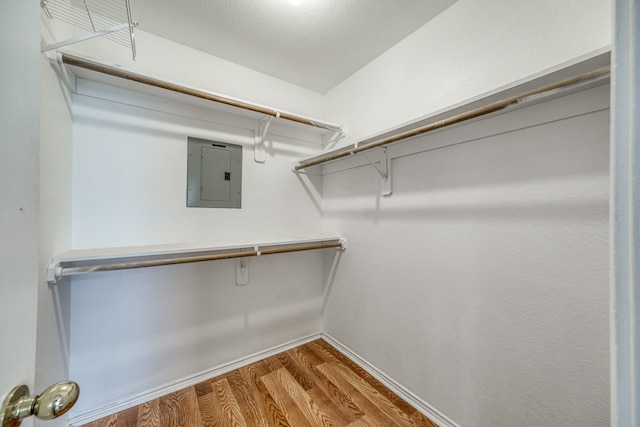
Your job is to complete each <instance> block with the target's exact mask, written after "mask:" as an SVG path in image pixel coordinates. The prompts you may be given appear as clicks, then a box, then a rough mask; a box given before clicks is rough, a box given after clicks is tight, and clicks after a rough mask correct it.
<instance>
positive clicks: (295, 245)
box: [47, 236, 346, 284]
mask: <svg viewBox="0 0 640 427" xmlns="http://www.w3.org/2000/svg"><path fill="white" fill-rule="evenodd" d="M331 244H335V245H336V247H337V248H338V249H342V250H344V249H345V248H346V240H345V239H344V238H342V237H340V236H323V237H317V238H304V239H292V240H281V241H268V242H242V243H235V244H222V245H189V244H173V245H149V246H130V247H119V248H96V249H78V250H72V251H69V252H65V253H62V254H60V255H58V256H56V257H55V258H54V259H53V260H52V261H51V263H50V264H49V266H48V268H47V281H48V282H49V283H51V284H53V283H56V282H57V281H58V280H59V279H60V278H61V277H63V276H66V275H75V274H84V273H90V272H93V271H104V270H103V269H101V267H104V266H112V265H122V267H121V268H109V270H118V269H129V268H138V266H135V267H133V266H131V265H133V264H140V263H142V264H144V263H147V262H152V263H155V264H157V265H165V264H166V265H168V264H176V263H186V262H198V261H207V260H206V259H202V260H200V259H195V260H193V261H191V260H189V259H194V258H201V257H204V258H206V257H211V256H215V257H217V256H219V257H221V258H224V256H225V255H230V256H229V257H228V258H238V256H237V254H238V253H239V252H247V256H260V255H266V254H269V252H270V251H280V250H282V252H296V251H300V250H311V249H322V248H314V246H321V245H331ZM256 252H257V254H256ZM278 253H279V252H278ZM141 267H144V265H142V266H141ZM92 268H93V269H92ZM65 269H67V270H68V271H71V270H73V269H77V270H83V271H81V272H73V273H70V274H65V273H64V272H65Z"/></svg>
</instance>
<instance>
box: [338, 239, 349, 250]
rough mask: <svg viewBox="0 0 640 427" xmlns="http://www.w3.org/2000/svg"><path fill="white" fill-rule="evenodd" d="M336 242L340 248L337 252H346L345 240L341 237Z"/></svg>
mask: <svg viewBox="0 0 640 427" xmlns="http://www.w3.org/2000/svg"><path fill="white" fill-rule="evenodd" d="M338 242H339V243H340V247H339V248H338V250H339V251H340V252H344V251H346V250H347V239H345V238H344V237H341V238H339V239H338Z"/></svg>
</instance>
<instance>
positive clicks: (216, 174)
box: [187, 137, 242, 209]
mask: <svg viewBox="0 0 640 427" xmlns="http://www.w3.org/2000/svg"><path fill="white" fill-rule="evenodd" d="M187 206H188V207H201V208H237V209H239V208H241V207H242V146H241V145H236V144H228V143H226V142H218V141H209V140H206V139H200V138H193V137H189V139H188V158H187Z"/></svg>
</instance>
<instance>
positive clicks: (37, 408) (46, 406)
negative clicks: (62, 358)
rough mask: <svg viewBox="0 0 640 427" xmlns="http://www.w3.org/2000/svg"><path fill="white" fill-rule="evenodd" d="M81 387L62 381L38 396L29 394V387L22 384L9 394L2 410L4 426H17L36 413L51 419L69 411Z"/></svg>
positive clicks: (45, 418)
mask: <svg viewBox="0 0 640 427" xmlns="http://www.w3.org/2000/svg"><path fill="white" fill-rule="evenodd" d="M79 395H80V387H78V384H76V383H74V382H71V381H62V382H59V383H56V384H54V385H52V386H51V387H48V388H47V389H46V390H45V391H43V392H42V393H41V394H39V395H38V396H29V387H27V386H26V385H21V386H18V387H16V388H14V389H13V390H11V392H10V393H9V394H8V395H7V397H6V398H5V399H4V402H3V403H2V409H1V410H0V422H1V423H2V424H1V426H2V427H17V426H19V425H20V423H21V422H22V420H23V419H24V418H26V417H29V416H31V415H35V416H36V417H38V418H40V419H41V420H51V419H53V418H57V417H59V416H60V415H62V414H64V413H65V412H67V411H68V410H69V409H71V407H72V406H73V405H74V404H75V403H76V401H77V400H78V396H79Z"/></svg>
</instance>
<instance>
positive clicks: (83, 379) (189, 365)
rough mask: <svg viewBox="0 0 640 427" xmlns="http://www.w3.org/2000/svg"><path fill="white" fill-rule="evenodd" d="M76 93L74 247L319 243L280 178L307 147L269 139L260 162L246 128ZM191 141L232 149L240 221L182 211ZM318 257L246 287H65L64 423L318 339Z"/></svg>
mask: <svg viewBox="0 0 640 427" xmlns="http://www.w3.org/2000/svg"><path fill="white" fill-rule="evenodd" d="M80 86H81V87H82V86H83V84H81V85H80ZM89 86H91V85H89ZM83 90H89V91H90V92H91V96H88V95H75V96H74V101H73V109H74V110H73V118H74V130H73V212H72V216H73V224H72V236H73V237H72V246H73V248H75V249H78V248H89V247H113V246H137V245H148V244H171V243H200V244H211V245H221V244H234V243H243V242H253V241H271V240H287V239H292V238H301V237H314V236H315V237H317V236H318V235H319V234H320V232H321V229H322V224H321V212H320V207H319V201H318V200H315V199H314V198H310V197H308V195H307V193H306V190H305V187H304V186H301V185H300V181H299V179H298V177H297V176H296V175H294V174H292V173H291V172H290V170H289V165H290V162H291V161H292V160H293V159H296V158H300V157H304V156H308V155H311V154H313V153H316V152H317V151H318V150H319V148H320V146H319V145H318V144H313V143H308V142H307V143H306V142H302V141H295V140H291V139H287V138H285V137H282V136H277V135H271V136H270V137H269V149H268V156H267V161H266V163H264V164H259V163H255V162H254V160H253V141H254V134H253V130H248V129H245V128H241V127H236V126H229V125H222V124H219V123H216V122H215V121H216V120H218V119H219V118H218V116H217V114H216V113H215V112H213V111H203V110H200V109H198V108H195V107H189V106H184V105H183V106H179V105H177V104H175V103H173V102H171V101H162V100H159V99H155V98H153V97H145V96H142V95H135V94H131V93H129V94H128V95H127V93H125V92H122V96H123V97H126V102H127V104H125V103H121V102H118V101H113V100H106V99H100V98H96V96H102V95H105V96H107V95H108V96H109V97H110V98H114V93H116V94H117V93H118V92H117V91H116V92H114V91H113V90H107V91H106V92H101V88H100V87H99V86H94V87H85V88H84V89H82V88H81V89H80V91H83ZM123 99H124V98H123ZM132 103H137V104H138V105H142V106H136V105H131V104H132ZM188 136H195V137H199V138H205V139H211V140H219V141H223V142H231V143H235V144H240V145H242V147H243V195H242V209H206V208H187V207H186V187H187V184H186V178H187V169H186V167H187V137H188ZM318 184H319V182H318ZM322 257H323V255H322V253H320V252H308V253H298V254H291V255H275V256H269V257H261V258H255V259H251V260H250V273H249V274H250V283H249V284H248V285H246V286H245V287H238V286H236V285H235V270H236V261H219V262H212V263H204V264H190V265H183V266H172V267H163V268H154V269H145V270H139V271H124V272H114V273H104V274H95V275H89V276H85V277H77V278H74V279H73V280H72V281H71V358H70V365H71V376H72V377H73V378H74V379H76V380H78V381H79V382H80V384H81V385H82V389H83V400H82V401H79V402H78V404H77V407H76V408H75V409H74V410H73V413H72V417H75V416H78V415H82V414H85V413H87V412H88V411H91V410H95V409H96V408H101V407H103V406H105V405H108V404H113V403H115V402H118V401H120V400H123V399H127V398H131V397H132V396H136V395H138V394H144V393H150V392H153V391H155V390H156V389H158V388H160V387H162V386H166V385H169V384H172V383H175V382H176V381H178V380H182V379H185V378H188V377H191V376H194V375H196V374H199V373H201V372H203V371H207V370H210V369H212V368H215V367H218V366H220V365H223V364H225V363H228V362H231V361H234V360H237V359H239V358H243V357H246V356H248V355H251V354H254V353H256V352H260V351H263V350H265V349H268V348H271V347H273V346H276V345H280V344H283V343H286V342H288V341H291V340H294V339H299V338H302V337H305V336H307V335H309V334H313V333H317V332H319V331H320V330H321V318H322V316H321V309H322V302H323V299H322V291H323V282H322Z"/></svg>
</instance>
